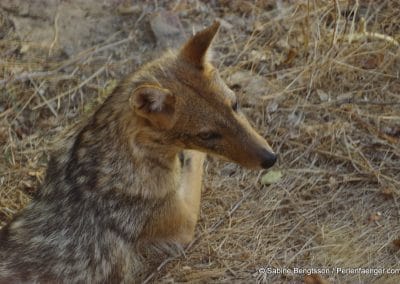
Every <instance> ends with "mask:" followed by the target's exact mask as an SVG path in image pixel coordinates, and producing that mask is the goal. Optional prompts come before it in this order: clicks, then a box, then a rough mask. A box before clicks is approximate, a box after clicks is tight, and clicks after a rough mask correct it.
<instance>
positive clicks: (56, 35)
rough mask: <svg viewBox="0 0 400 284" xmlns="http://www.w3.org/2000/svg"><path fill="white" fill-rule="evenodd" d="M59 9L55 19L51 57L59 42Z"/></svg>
mask: <svg viewBox="0 0 400 284" xmlns="http://www.w3.org/2000/svg"><path fill="white" fill-rule="evenodd" d="M59 8H60V7H58V9H57V14H56V17H55V19H54V39H53V41H52V42H51V44H50V47H49V56H51V55H52V51H53V48H54V46H55V45H56V44H57V42H58V19H59V18H60V9H59Z"/></svg>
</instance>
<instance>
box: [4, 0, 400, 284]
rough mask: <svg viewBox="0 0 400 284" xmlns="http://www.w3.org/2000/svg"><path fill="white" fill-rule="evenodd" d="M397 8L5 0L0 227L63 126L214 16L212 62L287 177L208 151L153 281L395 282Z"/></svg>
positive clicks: (40, 172) (377, 4) (399, 190)
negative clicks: (189, 209) (195, 218)
mask: <svg viewBox="0 0 400 284" xmlns="http://www.w3.org/2000/svg"><path fill="white" fill-rule="evenodd" d="M139 2H140V4H138V3H139ZM399 15H400V1H397V0H396V1H373V0H370V1H361V0H360V1H358V0H357V1H351V0H348V1H347V0H346V1H342V0H336V1H320V0H313V1H305V0H301V1H291V0H289V1H283V0H276V1H270V0H259V1H240V0H232V1H228V0H221V1H205V0H204V1H198V0H176V1H125V0H103V1H96V0H87V1H85V0H68V1H57V0H34V1H24V0H2V1H1V2H0V67H1V69H0V91H1V92H0V222H1V223H0V225H4V224H5V222H7V220H9V219H10V218H11V217H12V216H13V215H14V214H15V213H16V212H18V211H19V210H20V209H21V208H23V207H24V206H25V205H26V204H27V203H28V202H29V200H30V198H31V197H32V195H33V194H34V192H35V190H36V188H37V186H38V185H39V184H40V182H41V181H42V180H43V178H44V173H45V169H46V164H47V161H48V158H49V153H50V151H51V142H52V141H53V140H54V139H55V138H58V137H60V136H62V134H63V131H64V129H65V128H66V127H68V126H69V125H71V124H74V123H75V122H78V121H80V120H82V119H85V117H87V116H88V115H90V114H91V113H92V112H93V110H94V109H95V108H96V107H97V106H98V105H99V104H100V103H101V102H102V101H103V100H104V98H105V97H106V96H107V95H108V94H110V93H111V92H112V90H113V88H114V87H115V86H116V85H117V84H118V81H119V80H120V79H121V78H122V77H123V76H124V75H125V74H128V73H130V72H133V71H134V70H136V69H137V68H138V67H139V66H140V65H142V64H143V63H145V62H147V61H148V60H150V59H151V58H155V57H157V56H158V55H159V54H160V53H161V52H162V51H163V50H165V49H166V48H173V47H176V46H178V45H179V43H181V42H182V41H183V40H184V39H185V38H187V37H188V36H189V35H190V34H192V32H193V31H197V30H199V29H200V28H202V27H205V26H207V25H209V24H210V23H212V22H213V21H214V20H215V19H217V20H219V21H220V22H221V29H220V32H219V35H218V38H217V39H216V41H215V42H214V51H215V52H214V53H215V54H214V60H215V64H216V65H217V66H219V69H220V71H221V74H222V76H223V78H225V79H226V81H227V82H228V85H229V86H230V87H231V88H232V89H234V90H235V91H236V93H237V94H238V96H239V98H240V102H241V107H242V110H243V112H244V113H245V114H246V115H247V116H248V117H249V118H250V120H251V121H252V123H253V124H254V126H255V127H256V128H257V129H258V131H259V132H260V133H261V134H262V135H263V136H265V137H266V139H267V140H268V141H269V142H270V144H271V145H272V147H273V148H274V149H275V150H276V152H277V153H278V154H279V161H278V164H277V165H276V166H275V170H276V171H280V172H282V173H283V177H282V178H281V179H280V180H278V182H276V183H274V184H271V185H263V184H262V183H261V177H262V176H263V175H264V174H265V172H264V171H261V172H259V171H249V170H246V169H243V168H241V167H239V166H237V165H235V164H230V163H225V162H222V161H219V160H218V159H215V158H212V157H209V159H208V162H207V165H206V177H205V189H204V192H203V200H202V206H201V217H200V220H199V224H198V227H197V231H196V239H195V241H194V242H193V243H192V244H191V245H190V246H189V247H188V248H186V250H185V253H183V254H181V255H176V256H169V257H166V258H165V259H164V260H163V261H162V262H160V263H157V265H156V266H154V267H151V268H150V270H149V272H148V278H147V280H146V281H147V283H153V282H155V283H158V282H164V283H174V282H195V283H254V282H256V283H399V282H400V205H399V202H400V200H399V194H400V93H399V90H400V78H399V70H400V59H399V55H400V48H399V41H400V20H399ZM296 268H300V269H308V270H306V271H297V270H296ZM352 268H353V269H363V270H359V271H351V270H346V271H344V270H342V271H339V272H338V271H337V270H336V269H352ZM318 269H319V270H318ZM324 269H330V271H329V273H324ZM368 269H369V270H368ZM383 269H387V270H388V271H383ZM395 269H397V274H395V273H393V272H396V271H395ZM325 272H326V271H325Z"/></svg>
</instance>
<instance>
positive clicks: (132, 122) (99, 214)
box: [0, 22, 276, 283]
mask: <svg viewBox="0 0 400 284" xmlns="http://www.w3.org/2000/svg"><path fill="white" fill-rule="evenodd" d="M218 27H219V24H218V23H217V22H215V23H214V24H213V25H212V26H210V27H209V28H207V29H205V30H203V31H200V32H199V33H197V34H196V35H194V36H193V37H192V38H190V39H189V41H188V42H187V43H186V44H185V45H184V46H183V47H182V48H181V50H180V51H178V52H176V53H171V52H170V53H168V54H166V55H164V56H163V57H162V58H160V59H158V60H155V61H153V62H151V63H149V64H147V65H145V66H144V67H142V68H141V69H140V70H139V71H137V72H135V73H134V74H132V75H130V76H128V77H127V78H126V79H125V80H124V81H123V82H122V83H121V84H120V85H119V86H118V87H117V88H116V89H115V91H114V92H113V93H112V94H111V95H110V96H109V97H108V98H107V100H106V101H105V102H104V103H103V104H102V105H101V106H100V107H99V109H98V110H97V111H96V112H95V113H94V114H93V115H92V116H91V117H90V118H89V119H88V120H87V121H86V122H85V123H84V124H82V126H80V127H79V128H78V129H77V130H76V131H75V132H74V133H73V134H72V135H70V136H69V137H68V138H66V139H65V141H64V143H62V145H61V146H60V147H59V149H58V150H56V151H55V152H54V153H53V155H52V157H51V159H50V161H49V165H48V169H47V173H46V179H45V181H44V183H43V184H42V185H41V188H40V190H39V191H38V194H37V196H36V197H35V198H34V199H33V201H32V203H30V205H28V206H27V207H26V208H25V209H24V210H23V211H22V212H21V213H20V214H19V215H17V216H16V217H15V218H14V220H13V221H12V222H11V223H10V224H8V225H7V226H5V227H4V228H3V229H2V231H1V233H0V283H15V282H17V283H32V282H35V283H53V282H58V283H60V282H61V283H110V282H112V283H132V282H135V281H137V279H138V278H137V275H138V274H137V273H138V267H139V266H138V265H139V262H138V254H137V251H138V249H140V247H145V246H147V245H148V244H149V243H163V242H171V241H172V242H176V243H181V244H185V243H187V242H189V241H190V240H191V239H192V237H193V234H194V228H195V224H196V221H197V218H198V214H199V206H200V193H201V183H202V174H203V161H204V155H205V154H203V153H210V154H214V155H218V156H222V157H225V158H227V159H229V160H231V161H234V162H236V163H238V164H240V165H243V166H245V167H249V168H268V167H271V166H272V165H273V164H274V163H275V160H276V156H275V154H274V153H273V152H272V150H271V148H270V147H269V146H268V144H267V142H266V141H265V140H264V139H263V138H262V137H261V136H260V135H258V134H257V133H256V132H255V130H254V129H253V128H252V127H251V126H250V124H249V123H248V121H247V120H246V118H245V117H244V116H243V114H242V113H241V112H240V109H239V107H238V103H237V99H236V97H235V94H234V93H233V92H232V91H231V90H230V89H229V88H228V87H227V86H226V85H225V83H224V82H223V81H222V79H221V78H220V76H219V74H218V71H217V70H216V69H215V68H214V67H213V66H212V64H211V63H210V62H209V61H208V59H207V50H208V49H209V46H210V43H211V41H212V39H213V38H214V35H215V34H216V32H217V30H218ZM181 153H183V155H184V156H185V160H186V161H187V162H185V163H182V162H181V159H180V155H181Z"/></svg>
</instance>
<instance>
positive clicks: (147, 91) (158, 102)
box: [129, 85, 172, 112]
mask: <svg viewBox="0 0 400 284" xmlns="http://www.w3.org/2000/svg"><path fill="white" fill-rule="evenodd" d="M171 99H172V93H171V92H170V91H169V90H168V89H164V88H161V87H158V86H155V85H141V86H139V87H138V88H136V89H135V90H134V91H133V92H132V95H131V96H130V98H129V104H130V105H131V107H133V108H134V109H137V110H140V111H145V112H161V111H163V110H164V109H165V108H166V107H167V106H169V104H170V102H169V100H171ZM169 107H170V106H169Z"/></svg>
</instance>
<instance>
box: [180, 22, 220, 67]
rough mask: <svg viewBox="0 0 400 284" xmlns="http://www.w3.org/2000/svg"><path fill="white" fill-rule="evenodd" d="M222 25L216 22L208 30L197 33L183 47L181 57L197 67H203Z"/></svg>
mask: <svg viewBox="0 0 400 284" xmlns="http://www.w3.org/2000/svg"><path fill="white" fill-rule="evenodd" d="M219 25H220V23H219V22H218V21H215V22H214V23H213V24H212V25H211V26H209V27H208V28H206V29H204V30H202V31H200V32H198V33H196V34H195V35H194V36H193V37H191V38H190V39H189V40H188V41H187V42H186V44H185V45H184V46H183V48H182V50H181V52H180V56H181V57H182V58H183V59H185V60H186V61H188V62H190V63H192V64H193V65H195V66H196V67H200V68H201V67H202V66H203V64H204V61H205V58H206V55H207V50H208V48H209V47H210V45H211V42H212V40H213V38H214V36H215V34H216V33H217V31H218V28H219Z"/></svg>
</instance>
